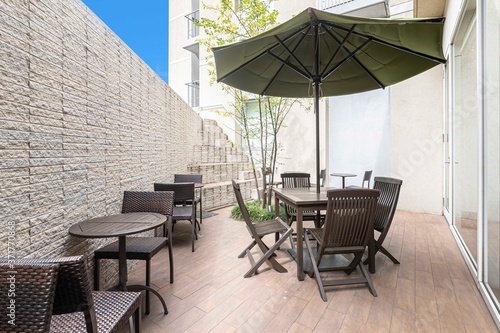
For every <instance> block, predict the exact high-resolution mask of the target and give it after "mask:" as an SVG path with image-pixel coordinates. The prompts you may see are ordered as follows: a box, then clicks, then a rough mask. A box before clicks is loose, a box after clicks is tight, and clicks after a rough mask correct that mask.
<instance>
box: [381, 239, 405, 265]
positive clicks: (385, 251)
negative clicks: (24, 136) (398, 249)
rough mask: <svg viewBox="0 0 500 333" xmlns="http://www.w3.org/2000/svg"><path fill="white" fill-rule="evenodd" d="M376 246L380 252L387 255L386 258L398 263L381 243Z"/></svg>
mask: <svg viewBox="0 0 500 333" xmlns="http://www.w3.org/2000/svg"><path fill="white" fill-rule="evenodd" d="M377 248H378V250H379V251H380V252H382V253H383V254H385V255H386V256H387V258H389V259H391V260H392V262H393V263H395V264H397V265H399V264H400V263H399V261H398V260H397V259H396V258H395V257H394V256H393V255H392V254H390V253H389V251H387V250H386V248H385V247H383V246H382V245H378V244H377Z"/></svg>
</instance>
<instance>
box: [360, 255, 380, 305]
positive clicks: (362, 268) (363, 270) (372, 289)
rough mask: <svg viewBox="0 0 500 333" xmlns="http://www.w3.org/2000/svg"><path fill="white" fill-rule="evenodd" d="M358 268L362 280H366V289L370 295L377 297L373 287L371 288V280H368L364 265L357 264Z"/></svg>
mask: <svg viewBox="0 0 500 333" xmlns="http://www.w3.org/2000/svg"><path fill="white" fill-rule="evenodd" d="M359 268H360V269H361V274H363V276H364V278H365V279H366V283H367V284H368V288H369V289H370V293H371V294H372V295H373V296H375V297H377V291H376V290H375V287H374V286H373V283H372V279H371V278H370V274H368V272H367V271H366V268H365V266H364V265H362V264H361V263H359Z"/></svg>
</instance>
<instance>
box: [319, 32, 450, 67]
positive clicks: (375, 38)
mask: <svg viewBox="0 0 500 333" xmlns="http://www.w3.org/2000/svg"><path fill="white" fill-rule="evenodd" d="M322 23H323V24H326V25H328V26H331V27H333V28H337V29H340V30H344V31H349V30H348V29H347V28H344V27H342V26H340V25H337V24H335V23H331V22H322ZM352 33H353V34H354V35H357V36H361V37H364V38H371V39H372V41H374V42H377V43H380V44H383V45H385V46H389V47H392V48H395V49H398V50H401V51H405V52H408V53H411V54H413V55H416V56H419V57H422V58H425V59H429V60H432V61H435V62H438V63H440V64H445V63H446V60H444V59H440V58H437V57H434V56H431V55H428V54H425V53H422V52H417V51H414V50H411V49H409V48H407V47H404V46H399V45H395V44H392V43H389V42H386V41H384V40H382V39H379V38H377V37H374V36H368V35H365V34H363V33H361V32H358V31H353V32H352Z"/></svg>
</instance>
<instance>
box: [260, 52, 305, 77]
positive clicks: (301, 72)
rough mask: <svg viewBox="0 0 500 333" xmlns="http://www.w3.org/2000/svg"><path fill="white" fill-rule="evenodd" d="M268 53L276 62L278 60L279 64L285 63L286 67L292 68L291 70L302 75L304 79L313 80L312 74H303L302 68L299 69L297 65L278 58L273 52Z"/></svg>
mask: <svg viewBox="0 0 500 333" xmlns="http://www.w3.org/2000/svg"><path fill="white" fill-rule="evenodd" d="M268 53H269V54H270V55H271V56H273V57H274V58H275V59H276V60H278V61H279V62H281V63H283V64H284V65H286V66H288V67H290V68H291V69H293V70H294V71H296V72H297V73H299V74H300V75H302V76H303V77H305V78H306V79H309V80H310V79H311V74H309V73H305V72H303V71H302V70H301V69H300V68H298V67H297V66H295V65H292V64H291V63H290V62H288V61H286V60H283V59H281V58H280V57H278V56H277V55H276V54H274V53H272V52H271V51H268Z"/></svg>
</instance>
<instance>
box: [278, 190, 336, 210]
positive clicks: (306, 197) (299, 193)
mask: <svg viewBox="0 0 500 333" xmlns="http://www.w3.org/2000/svg"><path fill="white" fill-rule="evenodd" d="M328 190H338V188H335V187H322V188H321V189H320V192H319V193H317V191H316V188H312V187H311V188H273V191H274V195H275V196H276V197H278V199H281V200H285V201H287V202H288V203H291V204H293V205H295V206H300V205H315V204H325V203H326V202H328V197H327V196H326V192H327V191H328Z"/></svg>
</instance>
